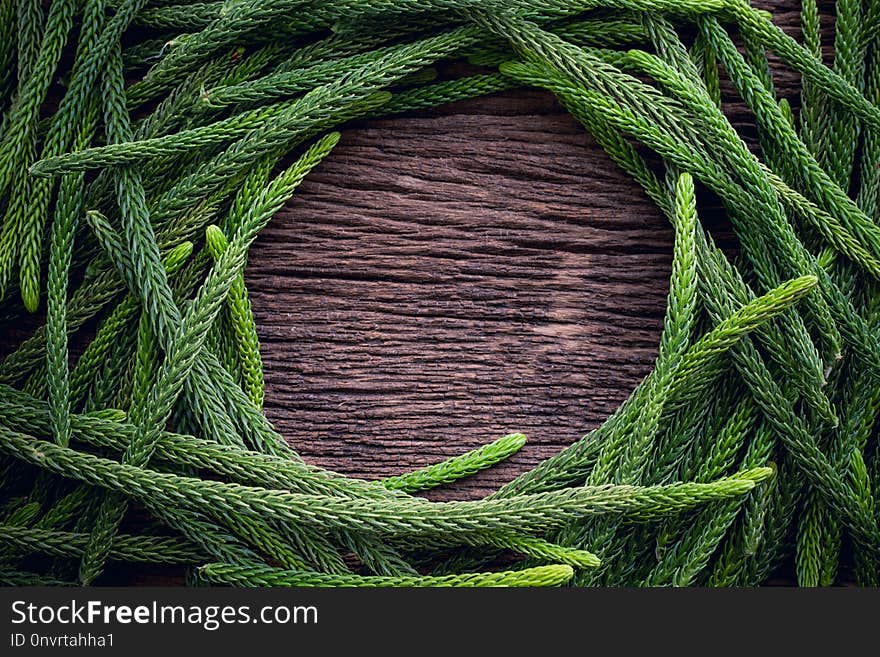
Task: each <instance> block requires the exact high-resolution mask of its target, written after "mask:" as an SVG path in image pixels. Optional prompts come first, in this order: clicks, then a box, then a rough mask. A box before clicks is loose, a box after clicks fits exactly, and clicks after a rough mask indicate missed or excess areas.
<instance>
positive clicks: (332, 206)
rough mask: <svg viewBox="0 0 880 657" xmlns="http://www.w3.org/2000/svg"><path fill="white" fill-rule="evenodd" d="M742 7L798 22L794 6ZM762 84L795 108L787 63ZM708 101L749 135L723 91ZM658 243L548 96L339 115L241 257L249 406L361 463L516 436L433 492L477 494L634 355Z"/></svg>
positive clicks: (611, 399)
mask: <svg viewBox="0 0 880 657" xmlns="http://www.w3.org/2000/svg"><path fill="white" fill-rule="evenodd" d="M758 4H760V5H762V6H764V7H765V8H769V9H772V10H773V12H774V15H775V20H776V21H777V23H778V24H780V25H781V26H783V27H784V28H786V29H787V30H789V31H790V32H791V33H792V34H795V35H796V36H799V29H798V24H799V10H800V4H799V3H798V2H793V1H792V0H780V1H778V2H773V1H764V2H760V3H758ZM823 8H824V12H823V16H824V19H825V23H826V24H827V26H828V30H829V31H828V34H826V39H825V41H826V42H827V43H831V41H832V39H831V30H832V29H833V5H831V4H830V3H828V2H825V3H823ZM777 84H778V88H779V90H780V91H781V93H782V94H783V95H784V96H786V97H787V98H789V100H790V101H791V103H792V105H793V106H794V107H795V108H797V107H798V105H799V102H798V85H799V79H798V77H797V76H796V75H793V74H791V73H789V72H784V71H783V72H780V74H779V76H778V79H777ZM725 100H726V101H728V103H729V104H728V110H729V113H730V116H731V118H732V119H733V120H734V122H735V124H736V125H737V127H738V128H739V129H741V131H743V132H744V134H746V135H747V136H750V135H751V134H752V132H753V127H752V125H751V119H750V116H749V115H748V113H747V112H745V110H744V107H743V106H742V105H741V104H740V103H739V102H738V99H737V98H736V97H735V95H734V94H733V92H732V90H731V88H730V87H729V85H728V86H726V87H725ZM712 214H713V212H712V210H711V208H710V209H709V210H707V211H706V216H707V218H708V220H710V221H712V220H713V217H712V216H711V215H712ZM671 247H672V231H671V228H670V227H669V226H668V225H667V223H666V221H665V219H664V218H663V217H662V215H661V214H660V212H659V211H658V209H657V208H656V207H655V205H654V204H653V203H652V202H651V201H650V200H649V199H648V198H647V196H646V195H645V194H644V193H643V192H642V191H641V189H640V188H639V187H638V185H637V184H636V183H635V182H634V181H632V180H631V179H630V178H629V177H627V176H626V175H624V174H623V173H622V172H621V171H620V170H618V169H617V167H616V166H615V165H614V164H613V163H612V162H611V160H610V159H609V158H608V157H607V156H606V155H605V154H604V152H603V151H602V150H601V149H600V148H599V147H598V146H597V145H596V143H595V142H594V140H593V139H592V138H591V137H590V135H589V134H588V133H587V132H586V131H585V130H584V129H583V127H581V126H580V125H579V124H578V123H577V122H576V121H575V120H574V119H572V118H571V117H570V116H569V115H568V114H566V113H565V112H564V111H563V110H562V109H561V108H560V107H559V105H558V104H557V103H556V102H555V100H554V99H553V97H552V96H551V95H550V94H548V93H545V92H541V91H536V90H530V89H518V90H514V91H510V92H506V93H501V94H496V95H494V96H490V97H486V98H481V99H476V100H472V101H466V102H460V103H455V104H452V105H449V106H445V107H442V108H439V109H437V110H432V111H425V112H418V113H411V114H408V115H405V116H401V117H396V118H392V119H385V120H373V121H365V122H359V123H354V124H350V125H348V126H346V127H345V129H344V130H343V131H342V140H341V142H340V144H339V145H338V146H337V148H336V150H334V151H333V153H332V154H331V155H330V156H329V158H328V159H327V160H326V161H325V162H324V163H323V164H322V165H321V166H320V167H319V168H318V169H317V170H316V171H315V172H314V173H313V174H312V175H311V176H309V177H308V178H307V180H306V181H305V183H304V184H303V185H302V187H301V188H300V191H299V192H298V193H297V195H296V197H295V198H294V199H293V200H292V201H291V202H290V203H289V205H288V206H287V207H286V208H285V210H284V211H283V212H281V213H280V214H279V215H278V216H277V217H276V218H275V219H274V220H273V221H272V222H271V224H270V225H269V227H268V228H267V229H266V230H265V231H264V232H263V234H262V235H261V236H260V238H259V240H258V241H257V243H256V244H255V246H254V248H253V249H252V252H251V257H250V265H249V267H248V269H247V283H248V287H249V290H250V294H251V299H252V302H253V307H254V311H255V314H256V319H257V323H258V325H259V332H260V338H261V341H262V350H263V355H264V361H265V370H266V381H267V395H266V414H267V415H268V417H269V418H270V419H271V421H272V422H273V424H274V425H275V426H276V427H277V428H278V429H279V430H280V431H281V432H282V434H283V435H284V436H285V437H286V438H287V439H288V440H289V441H290V443H291V444H292V445H293V446H294V447H295V448H296V449H297V450H298V451H299V452H300V453H301V454H302V455H303V457H304V458H305V459H306V460H307V461H309V462H311V463H315V464H319V465H321V466H326V467H330V468H333V469H335V470H338V471H340V472H343V473H345V474H349V475H355V476H359V477H367V478H377V477H381V476H385V475H391V474H397V473H401V472H404V471H406V470H409V469H412V468H415V467H419V466H422V465H426V464H429V463H433V462H436V461H438V460H442V459H443V458H446V457H449V456H452V455H455V454H458V453H461V452H463V451H465V450H467V449H471V448H474V447H477V446H478V445H481V444H484V443H486V442H488V441H491V440H493V439H495V438H498V437H500V436H501V435H503V434H505V433H508V432H522V433H525V434H526V435H527V436H528V437H529V443H528V444H527V446H526V447H525V448H524V449H523V450H522V452H521V453H519V454H518V455H516V456H515V457H513V458H512V459H510V460H509V461H508V462H507V463H504V464H502V465H500V466H498V467H497V468H495V469H493V470H491V471H489V472H485V473H482V474H480V475H477V476H474V477H472V478H470V479H468V480H466V481H463V482H461V483H460V484H458V485H456V486H453V487H451V488H449V489H445V490H444V491H437V492H436V493H434V497H435V498H437V499H449V498H463V497H472V496H476V495H481V494H485V493H487V492H489V491H491V490H492V489H494V488H496V487H497V486H498V485H499V484H501V483H503V482H506V481H508V480H510V479H511V478H512V477H514V476H515V475H516V474H517V473H519V472H522V471H523V470H525V469H527V468H531V467H533V466H534V465H535V464H537V463H538V462H539V461H540V460H542V459H544V458H546V457H548V456H550V455H552V454H553V453H555V452H557V451H558V450H560V449H562V448H563V447H565V446H566V445H568V444H570V443H571V442H572V441H574V440H576V439H578V438H579V437H581V436H582V435H584V434H585V433H586V432H587V431H588V430H589V429H591V428H593V427H595V426H597V425H598V424H599V423H600V422H601V421H602V420H603V419H605V418H606V417H607V416H608V415H609V414H610V413H611V412H612V411H613V410H614V408H615V407H616V406H617V405H618V404H619V403H620V402H621V401H623V400H624V399H625V398H626V396H627V395H628V394H629V393H630V392H631V391H632V389H633V388H634V387H635V386H636V385H637V383H638V382H639V381H640V380H641V379H642V378H643V377H644V376H645V375H646V374H647V373H648V372H649V371H650V369H651V366H652V363H653V359H654V357H655V355H656V349H657V342H658V338H659V334H660V328H661V324H662V317H663V310H664V304H665V295H666V292H667V286H668V283H667V280H668V276H669V269H670V263H671ZM24 333H26V331H25V330H23V329H22V327H16V333H15V334H14V335H11V336H10V335H6V336H3V337H0V352H6V351H8V350H9V348H10V347H11V346H13V345H14V344H15V343H16V342H18V341H19V339H20V338H21V336H22V335H23V334H24Z"/></svg>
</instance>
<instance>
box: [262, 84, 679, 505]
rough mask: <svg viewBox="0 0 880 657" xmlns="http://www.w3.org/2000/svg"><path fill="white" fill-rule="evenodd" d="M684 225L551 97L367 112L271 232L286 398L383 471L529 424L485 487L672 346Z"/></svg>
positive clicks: (354, 460) (601, 412)
mask: <svg viewBox="0 0 880 657" xmlns="http://www.w3.org/2000/svg"><path fill="white" fill-rule="evenodd" d="M671 249H672V231H671V228H670V227H669V226H668V225H667V223H666V222H665V220H664V219H663V218H662V216H661V215H660V212H659V211H658V210H657V208H656V207H655V206H654V205H653V203H652V202H651V201H650V200H649V199H648V198H647V197H646V196H645V195H644V194H643V193H642V192H641V189H640V188H639V187H638V185H637V184H636V183H635V182H634V181H633V180H631V179H630V178H628V177H627V176H626V175H625V174H623V173H622V172H621V171H619V170H618V169H617V168H616V166H615V165H614V164H613V163H612V162H611V160H610V159H609V158H608V157H607V156H606V155H605V154H604V152H603V151H602V150H601V149H600V148H599V147H598V146H597V145H596V144H595V142H594V141H593V140H592V138H591V137H590V136H589V135H588V134H587V133H586V131H585V130H584V129H583V128H582V127H581V126H580V125H579V124H577V123H576V122H575V121H574V119H572V118H571V117H570V116H568V115H567V114H566V113H565V112H564V111H563V110H562V109H561V108H560V107H559V106H558V105H557V104H556V103H555V102H554V101H553V99H552V97H551V96H549V95H547V94H544V93H541V92H537V91H531V90H518V91H515V92H510V93H506V94H501V95H498V96H494V97H491V98H484V99H479V100H474V101H468V102H462V103H458V104H455V105H452V106H449V107H446V108H443V109H441V110H437V111H432V112H425V113H420V114H417V115H410V116H405V117H399V118H394V119H388V120H380V121H369V122H363V123H360V124H357V125H355V126H353V127H351V129H348V130H345V131H344V132H343V137H342V140H341V142H340V144H339V145H338V146H337V148H336V150H335V151H334V152H333V153H332V154H331V155H330V157H329V158H328V159H327V160H326V161H325V162H324V163H323V164H322V165H321V166H320V167H319V168H318V169H317V170H316V171H315V172H314V173H313V174H312V175H311V176H309V177H308V179H307V180H306V181H305V183H304V184H303V185H302V187H301V188H300V191H299V192H298V194H297V195H296V197H295V198H294V199H293V201H292V202H291V203H290V204H289V205H288V207H287V208H286V209H285V211H283V212H282V213H281V214H280V215H279V216H277V217H276V218H275V219H274V220H273V221H272V223H271V224H270V225H269V227H268V228H267V229H266V230H265V231H264V233H263V234H262V235H261V236H260V238H259V240H258V241H257V243H256V244H255V246H254V248H253V249H252V252H251V258H250V264H249V266H248V270H247V283H248V287H249V290H250V293H251V298H252V302H253V306H254V312H255V315H256V320H257V324H258V326H259V331H260V337H261V340H262V349H263V355H264V359H265V369H266V383H267V390H266V413H267V415H268V417H269V418H270V419H271V421H272V422H273V423H274V424H275V426H276V427H277V428H278V430H279V431H281V432H282V433H283V435H284V436H285V437H286V438H287V439H288V440H289V441H290V443H291V444H292V445H293V446H294V447H295V448H296V449H297V450H298V451H299V452H300V453H301V454H302V455H303V457H304V458H305V459H306V460H307V461H309V462H311V463H315V464H318V465H321V466H325V467H330V468H333V469H336V470H338V471H341V472H343V473H345V474H350V475H355V476H361V477H367V478H377V477H380V476H385V475H390V474H398V473H401V472H404V471H406V470H408V469H411V468H414V467H419V466H422V465H426V464H429V463H433V462H436V461H439V460H442V459H444V458H447V457H449V456H453V455H455V454H457V453H460V452H462V451H465V450H467V449H472V448H474V447H477V446H479V445H480V444H483V443H486V442H488V441H491V440H493V439H495V438H498V437H500V436H501V435H503V434H505V433H509V432H523V433H525V434H526V435H527V436H528V437H529V444H528V445H527V446H526V447H525V448H524V450H523V451H522V452H521V453H520V454H518V455H517V456H516V457H514V458H513V459H511V460H510V461H509V462H508V463H505V464H502V465H501V466H499V467H498V468H496V469H494V470H493V471H491V472H488V473H483V474H481V475H478V476H476V477H473V478H471V479H469V480H466V481H465V482H462V483H461V484H459V485H457V486H455V487H454V489H452V490H448V491H446V492H444V493H443V494H442V496H441V497H445V498H450V497H454V498H462V497H470V496H474V495H477V494H485V493H487V492H489V491H490V490H491V489H493V488H494V487H496V486H497V485H498V484H499V483H501V482H504V481H507V480H509V479H510V478H512V477H513V476H514V475H515V474H516V473H518V472H521V471H523V470H525V469H526V468H530V467H533V466H534V465H535V464H536V463H537V462H538V461H539V460H541V459H543V458H546V457H547V456H550V455H551V454H553V453H555V452H556V451H558V450H560V449H562V448H563V447H564V446H566V445H568V444H570V443H571V442H572V441H574V440H576V439H577V438H579V437H580V436H582V435H583V434H584V433H585V432H586V431H587V430H588V429H590V428H592V427H595V426H596V425H597V424H599V423H600V422H601V421H602V420H603V419H604V418H605V417H607V416H608V415H609V414H610V413H611V412H612V411H613V410H614V408H615V407H616V406H617V405H618V404H619V403H620V402H621V401H623V399H625V397H626V396H627V395H628V394H629V392H630V391H631V390H632V389H633V387H634V386H635V385H636V384H637V383H638V382H639V380H641V378H642V377H644V376H645V375H646V374H647V373H648V372H649V371H650V368H651V366H652V363H653V359H654V357H655V356H656V350H657V342H658V338H659V334H660V327H661V323H662V316H663V309H664V303H665V295H666V292H667V288H668V277H669V269H670V263H671Z"/></svg>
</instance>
